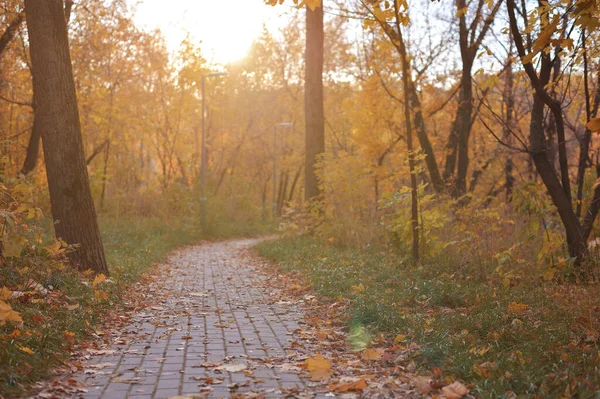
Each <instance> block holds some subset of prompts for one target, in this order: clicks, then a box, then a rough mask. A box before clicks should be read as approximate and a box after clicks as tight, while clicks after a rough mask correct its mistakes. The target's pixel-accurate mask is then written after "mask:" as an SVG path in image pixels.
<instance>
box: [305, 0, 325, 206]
mask: <svg viewBox="0 0 600 399" xmlns="http://www.w3.org/2000/svg"><path fill="white" fill-rule="evenodd" d="M323 37H324V33H323V7H322V6H321V7H317V8H316V9H314V10H311V9H310V8H309V7H308V6H307V7H306V53H305V58H306V77H305V82H304V110H305V125H306V133H305V134H306V160H305V161H306V166H305V172H306V178H305V184H306V189H305V193H304V195H305V198H306V200H310V199H312V198H315V197H317V196H318V195H319V194H320V193H321V192H320V189H319V179H318V177H317V169H316V168H317V166H316V164H317V162H318V160H319V156H320V155H321V154H323V153H324V152H325V110H324V104H323Z"/></svg>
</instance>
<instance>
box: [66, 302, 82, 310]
mask: <svg viewBox="0 0 600 399" xmlns="http://www.w3.org/2000/svg"><path fill="white" fill-rule="evenodd" d="M66 307H67V310H75V309H78V308H79V304H78V303H76V304H75V305H67V306H66Z"/></svg>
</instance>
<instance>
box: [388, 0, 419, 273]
mask: <svg viewBox="0 0 600 399" xmlns="http://www.w3.org/2000/svg"><path fill="white" fill-rule="evenodd" d="M394 10H395V12H396V32H397V34H398V37H399V38H400V40H402V30H401V28H400V20H399V12H400V11H399V9H398V3H397V2H394ZM400 62H401V64H402V86H403V89H404V126H405V129H406V147H407V150H408V151H407V153H408V169H409V174H410V189H411V190H410V197H411V227H412V259H413V263H414V264H418V263H419V256H420V253H419V241H420V240H419V199H418V186H417V171H416V161H415V152H414V149H413V143H412V134H413V132H412V123H411V119H412V118H411V110H410V94H409V93H410V87H409V86H410V78H409V74H410V66H409V61H408V56H407V54H406V48H404V51H401V52H400Z"/></svg>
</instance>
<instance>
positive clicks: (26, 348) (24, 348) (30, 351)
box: [17, 346, 33, 355]
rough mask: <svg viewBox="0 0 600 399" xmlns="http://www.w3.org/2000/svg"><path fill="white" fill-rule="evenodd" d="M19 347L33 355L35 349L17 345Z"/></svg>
mask: <svg viewBox="0 0 600 399" xmlns="http://www.w3.org/2000/svg"><path fill="white" fill-rule="evenodd" d="M17 348H19V350H20V351H21V352H23V353H27V354H28V355H33V351H32V350H31V349H30V348H28V347H26V346H17Z"/></svg>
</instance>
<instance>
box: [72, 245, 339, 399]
mask: <svg viewBox="0 0 600 399" xmlns="http://www.w3.org/2000/svg"><path fill="white" fill-rule="evenodd" d="M256 242H257V241H256V240H237V241H228V242H218V243H210V244H205V245H201V246H197V247H192V248H188V249H185V250H182V251H180V252H178V253H175V254H174V255H173V256H172V257H171V258H170V259H169V261H168V262H167V263H166V264H165V265H163V266H161V267H160V271H159V273H158V274H157V278H156V279H155V281H154V282H153V283H152V284H150V285H149V286H140V289H144V290H147V292H145V294H146V295H153V296H155V297H156V298H157V301H155V304H154V306H150V307H148V308H146V309H144V310H143V311H141V312H138V313H136V314H135V315H134V316H133V317H132V318H131V320H130V322H129V324H128V325H127V327H126V328H125V329H124V330H123V331H121V334H120V337H119V338H118V339H114V338H113V340H112V342H108V343H107V346H106V349H103V350H96V351H95V352H92V353H91V354H92V355H93V356H92V357H91V359H90V360H89V361H88V362H87V363H86V364H84V365H83V366H84V373H83V374H82V375H80V376H78V377H76V378H77V379H78V380H80V381H81V380H84V381H85V383H86V385H87V386H88V388H87V390H88V392H87V393H85V394H84V395H83V397H84V398H94V399H100V398H101V399H119V398H171V397H175V396H188V397H194V396H193V395H200V396H199V397H202V398H204V397H207V398H221V397H223V398H229V397H234V398H237V397H240V398H262V397H265V398H279V397H289V396H286V395H290V394H292V393H293V394H294V395H295V396H294V397H310V398H312V397H325V395H324V394H312V393H310V392H309V391H310V390H311V388H310V382H308V381H305V380H303V379H302V378H301V377H300V375H299V373H300V370H299V369H298V368H297V367H294V366H292V365H291V363H286V359H287V358H289V353H286V349H289V346H290V345H291V343H292V342H293V335H294V332H295V331H296V330H299V329H300V327H301V326H300V320H301V319H302V315H303V314H302V310H301V309H300V308H298V307H297V306H296V305H293V304H290V303H288V302H285V301H281V300H280V299H276V297H275V296H273V292H272V290H271V289H267V288H265V285H264V283H265V279H266V277H265V276H263V275H261V274H260V273H257V264H256V262H257V260H256V259H254V258H252V257H250V256H248V248H249V247H251V246H252V245H254V244H255V243H256ZM236 395H237V396H236ZM330 396H331V395H330Z"/></svg>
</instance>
